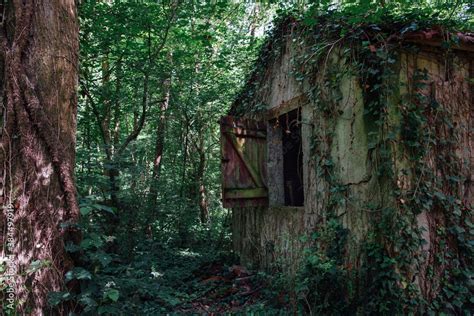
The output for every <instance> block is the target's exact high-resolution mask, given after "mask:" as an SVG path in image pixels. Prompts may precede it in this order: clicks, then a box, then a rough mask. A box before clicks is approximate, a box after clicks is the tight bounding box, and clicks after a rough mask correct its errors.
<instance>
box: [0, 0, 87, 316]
mask: <svg viewBox="0 0 474 316" xmlns="http://www.w3.org/2000/svg"><path fill="white" fill-rule="evenodd" d="M5 12H6V19H5V21H4V23H3V25H2V26H1V28H0V42H1V49H0V64H1V67H2V68H3V71H2V73H0V83H1V87H0V100H1V101H2V108H1V112H0V113H1V118H2V124H1V127H2V129H1V134H0V142H1V143H0V148H1V150H0V165H1V166H2V168H1V170H0V172H1V174H0V176H1V177H0V181H1V190H0V194H1V196H0V199H1V202H2V204H3V206H4V209H7V208H9V207H10V206H11V210H12V211H13V214H14V216H13V219H12V220H11V221H12V223H13V227H14V233H13V242H12V243H10V244H8V245H10V246H11V247H8V246H7V247H4V248H2V255H10V256H11V257H10V258H11V259H12V263H13V264H14V266H15V268H16V273H15V277H14V280H15V284H14V288H15V292H16V308H17V310H18V311H19V312H20V313H22V314H30V315H42V314H43V313H45V312H46V313H49V314H51V312H52V311H51V310H50V308H49V307H48V304H47V295H48V293H49V292H51V291H61V290H64V288H65V286H66V285H65V281H64V273H65V272H66V271H68V270H69V269H70V268H71V267H72V265H73V263H72V260H71V259H70V258H69V256H68V254H67V253H66V251H65V249H64V243H65V240H67V239H70V238H72V239H77V236H78V234H76V233H75V232H74V231H73V230H72V228H71V227H72V226H71V225H70V224H72V223H75V222H76V221H77V219H78V216H79V208H78V205H77V200H76V189H75V185H74V177H73V172H74V159H75V131H76V106H77V100H76V83H77V60H78V47H79V44H78V23H77V14H76V5H75V1H74V0H46V1H38V0H28V1H20V0H13V1H7V5H6V11H5ZM8 221H10V219H9V218H7V215H6V212H4V213H3V214H2V217H1V221H0V225H1V226H2V231H3V232H5V231H6V228H7V225H9V224H10V222H8ZM3 237H4V238H5V235H4V236H3ZM76 241H77V240H76ZM2 245H5V243H3V242H2ZM34 261H37V263H38V262H39V263H40V264H39V268H37V269H28V267H30V265H31V263H32V262H34ZM37 266H38V264H37ZM33 270H34V271H33ZM67 309H68V308H67V307H66V306H62V307H60V308H59V310H58V311H57V312H59V313H60V314H62V313H65V312H66V310H67Z"/></svg>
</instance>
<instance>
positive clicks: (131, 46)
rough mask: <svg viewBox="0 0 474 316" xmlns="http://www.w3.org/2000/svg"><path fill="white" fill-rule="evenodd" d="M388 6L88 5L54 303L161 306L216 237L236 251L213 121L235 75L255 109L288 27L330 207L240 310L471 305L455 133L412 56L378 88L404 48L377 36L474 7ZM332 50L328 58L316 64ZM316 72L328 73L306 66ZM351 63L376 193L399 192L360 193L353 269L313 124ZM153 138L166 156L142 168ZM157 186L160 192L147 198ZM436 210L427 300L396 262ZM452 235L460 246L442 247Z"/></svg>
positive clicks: (329, 105)
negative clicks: (362, 230) (70, 261)
mask: <svg viewBox="0 0 474 316" xmlns="http://www.w3.org/2000/svg"><path fill="white" fill-rule="evenodd" d="M386 2H387V3H385V1H380V2H376V3H374V2H369V1H339V2H337V3H335V2H334V1H308V2H304V1H303V2H302V1H295V2H291V1H290V2H288V1H277V3H276V4H244V3H234V2H231V1H229V2H226V1H217V2H206V1H204V2H186V1H184V2H183V1H178V2H175V1H164V2H163V1H158V2H156V1H155V2H152V1H145V2H133V1H106V2H99V1H86V2H83V3H82V4H81V6H80V19H81V78H80V97H79V109H78V138H77V139H78V141H77V144H78V145H77V168H76V169H77V172H76V175H77V183H78V191H79V194H80V196H81V197H82V199H81V205H80V206H81V215H82V219H81V223H80V225H79V228H80V230H81V232H82V233H83V239H82V241H81V242H80V243H79V244H68V245H66V249H67V251H68V252H70V253H71V256H72V257H74V258H79V259H78V260H77V264H76V267H75V268H74V269H72V270H71V271H69V272H68V273H67V274H66V275H65V280H66V281H68V282H71V283H74V282H77V283H78V284H79V287H80V289H79V291H78V292H72V291H71V292H57V293H51V295H50V299H49V302H50V304H51V305H52V306H56V305H58V304H60V303H61V302H65V301H66V302H70V301H75V302H78V303H79V304H80V306H82V308H83V314H85V315H97V314H99V315H101V314H120V313H122V314H137V313H139V314H143V315H158V314H165V313H173V312H175V311H177V310H178V309H179V308H187V309H189V308H192V307H193V305H192V304H193V302H194V301H195V300H196V299H198V298H199V297H202V296H204V295H206V293H207V291H208V285H206V284H202V283H199V282H194V281H192V280H193V278H192V271H194V270H196V269H197V268H199V266H200V265H201V264H202V263H203V262H206V261H207V260H212V258H215V257H216V251H217V250H225V251H227V252H228V251H229V248H230V233H229V226H230V214H229V213H228V212H227V211H226V210H224V209H223V208H222V205H221V203H220V176H221V175H220V169H219V168H220V167H219V166H220V148H219V146H218V141H219V140H218V137H219V129H218V125H217V121H218V119H219V117H220V116H221V115H225V114H227V113H228V111H229V108H230V106H231V103H232V102H233V100H234V98H235V95H236V94H237V92H238V91H240V90H242V89H241V88H242V86H243V85H244V79H245V77H246V76H245V74H247V73H250V76H249V77H248V78H249V80H248V81H247V86H245V87H244V88H243V90H242V91H243V92H242V93H241V94H240V95H239V96H238V97H237V101H236V102H235V104H234V106H233V107H232V109H230V112H231V113H232V114H234V115H243V114H248V113H250V112H252V113H259V112H262V111H264V110H265V109H266V108H267V105H266V104H255V102H256V100H257V99H259V98H256V95H257V93H260V92H259V91H257V87H259V85H261V83H262V82H261V80H262V79H263V76H262V74H263V73H264V71H265V69H266V67H267V66H268V65H269V64H270V63H271V62H272V61H273V60H274V59H276V58H278V57H279V55H280V53H281V48H282V47H283V45H284V42H283V37H282V36H281V35H282V34H283V33H285V32H287V31H288V30H290V29H293V28H294V26H295V25H296V24H298V25H299V26H300V27H298V28H296V29H298V30H299V31H298V32H300V33H298V34H293V36H294V38H296V39H298V40H301V41H303V39H304V40H305V41H306V42H305V45H309V48H308V49H307V51H305V54H303V55H302V56H301V57H300V59H299V60H297V61H296V64H297V65H298V66H299V67H297V69H296V72H295V73H294V74H293V75H294V76H295V78H296V79H297V81H298V82H300V83H301V84H304V83H305V82H310V83H311V86H312V88H311V90H310V92H309V98H310V100H312V101H313V104H314V105H315V109H314V110H315V111H319V113H322V115H324V116H325V117H326V118H327V119H328V122H329V124H328V125H329V126H328V128H327V129H325V131H324V133H325V135H318V136H319V137H313V139H312V142H313V143H312V144H311V152H312V159H313V160H314V162H315V164H314V165H315V168H316V173H317V175H318V177H321V178H322V179H325V181H326V182H327V183H328V187H327V191H326V192H322V193H321V194H326V195H328V196H329V199H328V201H329V203H328V205H326V206H325V207H326V209H325V214H324V222H325V224H324V225H321V229H320V231H318V232H317V234H315V235H314V236H312V237H313V238H312V241H313V244H312V247H310V248H309V249H307V250H306V252H305V260H304V264H303V267H302V270H301V271H300V273H299V274H298V276H297V278H296V280H295V279H291V278H288V276H287V275H286V274H284V273H282V272H281V270H279V269H275V271H273V272H274V273H270V274H266V275H264V276H262V283H264V284H265V289H264V290H263V291H264V295H263V297H262V298H261V300H260V301H259V302H258V303H256V304H254V305H252V306H250V307H249V308H248V310H246V311H245V312H247V313H254V314H262V313H264V314H275V315H277V314H282V313H284V312H290V310H291V311H292V312H293V313H305V312H309V313H313V314H348V313H354V311H357V312H359V313H372V314H388V313H400V314H402V313H447V314H452V313H458V314H462V313H465V314H467V311H468V310H469V309H471V308H472V304H473V302H472V301H470V297H472V296H473V293H472V282H473V280H472V258H473V243H472V236H473V232H474V228H473V224H472V222H471V220H470V219H471V218H472V211H471V210H468V209H466V208H467V207H466V206H465V205H462V203H461V202H460V201H459V199H458V198H457V197H456V194H455V192H449V190H446V188H449V187H453V186H456V185H459V184H460V183H462V181H464V180H465V179H462V178H461V177H460V175H459V174H458V172H457V171H456V170H459V165H458V162H456V160H455V159H454V158H455V157H453V156H450V155H451V154H452V153H451V151H450V150H449V149H450V148H451V147H449V146H450V144H451V145H452V144H453V143H455V141H456V139H455V134H456V133H455V129H454V127H453V126H452V124H451V123H450V117H449V113H445V112H443V110H442V106H441V105H439V104H436V103H435V102H434V101H433V100H425V99H423V98H422V96H421V95H419V94H417V93H416V89H419V88H422V85H423V83H422V82H423V80H424V79H426V72H425V71H424V70H422V69H420V70H419V71H418V72H417V73H416V75H415V77H414V84H415V86H413V87H410V88H411V89H410V90H409V93H408V94H407V95H404V96H399V95H395V94H394V90H396V89H393V87H389V86H387V84H388V83H389V82H393V76H395V70H396V67H397V64H396V60H397V56H396V55H395V54H396V52H395V50H394V48H396V47H397V46H396V45H398V44H397V42H396V41H395V43H394V44H393V45H392V44H390V45H385V43H386V42H387V41H388V39H389V38H391V37H397V38H399V37H401V36H403V35H404V34H405V33H407V32H411V31H417V30H424V29H426V28H429V27H434V26H435V27H440V28H442V29H443V30H446V31H450V30H472V25H473V20H472V9H473V7H472V4H470V3H469V2H467V1H455V2H454V3H451V2H443V1H386ZM275 12H276V13H277V17H276V18H275V20H274V22H273V23H274V25H275V27H274V28H273V29H271V30H270V31H267V39H266V41H265V42H264V43H262V40H261V38H260V37H259V36H255V33H259V32H261V31H262V30H263V29H264V25H265V23H266V22H267V21H266V19H268V18H269V17H272V15H273V13H275ZM455 41H456V38H455V37H454V38H453V39H452V40H451V42H447V43H445V45H444V46H445V48H447V49H449V47H450V45H452V44H455ZM259 47H261V48H262V49H261V50H260V54H259V55H257V49H258V48H259ZM334 51H338V55H339V56H338V58H339V63H338V64H339V65H337V66H335V65H334V63H332V62H331V61H330V60H328V58H329V55H330V53H331V52H334ZM254 60H256V62H255V64H254V66H253V67H254V68H252V66H251V64H252V63H253V61H254ZM318 72H321V73H324V75H323V76H319V77H318V78H316V77H315V74H317V73H318ZM348 74H354V75H356V76H357V77H358V78H359V83H360V86H361V87H366V88H364V89H363V98H364V103H365V104H366V105H367V107H366V109H365V116H364V119H365V122H366V126H367V127H368V130H367V134H368V138H369V142H370V144H369V150H370V153H371V159H372V160H373V163H374V165H375V164H376V165H377V184H378V186H379V190H380V192H381V195H383V196H384V198H387V199H393V200H394V201H396V203H394V205H393V206H392V207H387V208H383V209H381V208H380V207H379V205H377V203H376V202H374V203H373V204H371V205H367V209H368V210H369V212H370V213H371V214H374V215H373V216H372V217H371V220H372V221H373V222H374V223H373V224H374V225H373V227H375V229H374V231H372V232H370V238H369V239H368V241H367V243H366V245H365V248H364V253H365V259H364V260H363V261H362V262H361V267H358V270H357V271H356V270H353V267H348V266H346V262H345V260H344V258H346V256H348V255H350V249H347V248H348V243H349V242H350V240H348V236H349V235H350V234H349V232H348V231H347V230H346V229H344V228H343V226H342V224H341V221H340V218H339V217H338V214H337V212H338V209H339V208H340V207H341V206H343V205H344V204H345V203H347V199H348V198H347V193H348V191H349V190H348V186H347V185H343V184H341V183H340V180H339V177H338V175H337V171H336V170H335V168H334V166H335V162H334V161H332V160H331V158H330V157H331V153H330V152H328V148H327V147H325V144H324V142H323V141H322V136H324V139H325V140H326V141H328V142H329V143H330V142H331V139H332V137H333V135H334V131H333V130H332V129H333V128H334V126H333V125H334V124H331V123H332V122H333V121H334V118H335V117H337V115H339V113H338V110H337V107H336V105H337V103H338V102H339V101H340V100H341V99H342V92H341V91H340V89H339V87H340V83H341V80H342V79H343V78H344V76H347V75H348ZM316 80H318V81H316ZM418 85H419V86H418ZM167 95H168V96H169V99H168V102H169V103H168V106H167V107H166V108H165V107H164V105H163V102H164V99H166V98H167ZM393 98H400V100H403V104H404V107H403V109H402V110H401V111H400V112H401V117H402V121H403V124H402V125H403V128H402V130H401V131H398V130H394V129H393V127H392V126H391V124H390V122H389V119H388V116H389V112H388V109H387V105H388V102H387V100H389V99H393ZM427 101H430V102H427ZM432 101H433V102H432ZM432 114H434V115H435V116H436V117H437V121H436V122H435V123H436V124H433V126H435V125H437V124H442V125H443V126H447V127H448V128H449V129H450V131H453V133H452V134H451V135H453V136H452V138H450V139H439V138H438V137H436V133H435V130H434V127H432V128H430V126H428V125H429V124H428V116H429V115H432ZM142 117H143V121H142V120H141V118H142ZM162 120H163V121H164V122H165V124H164V125H160V124H161V123H160V122H161V121H162ZM163 126H164V127H163ZM160 128H163V130H161V133H162V134H160ZM160 135H162V136H163V135H164V136H163V139H162V142H163V154H162V156H161V157H160V163H161V166H160V169H159V173H158V176H156V177H154V176H153V172H154V171H153V170H154V164H155V163H156V158H157V157H156V148H157V144H158V142H159V141H160V138H159V137H160ZM397 146H403V148H406V150H407V151H408V152H409V153H410V157H409V161H410V164H411V165H410V170H406V172H407V173H409V174H413V175H415V178H416V179H417V180H418V182H419V185H418V186H417V187H416V190H414V191H409V192H405V191H403V190H401V189H400V188H398V187H397V186H396V185H395V183H394V181H393V180H394V177H395V175H394V173H395V171H394V167H393V164H392V163H391V161H390V157H391V156H392V155H393V154H394V152H395V150H396V149H397ZM433 148H435V149H436V150H437V153H439V156H440V157H439V158H437V159H439V163H444V164H445V166H446V167H445V171H446V172H445V174H443V176H442V177H441V178H439V177H437V175H434V174H433V172H432V171H430V168H429V166H427V165H426V161H425V158H426V155H427V154H428V153H430V151H431V150H432V149H433ZM201 188H204V190H201ZM152 189H156V191H157V194H156V195H157V196H156V199H152V198H150V196H152V194H151V191H152ZM203 196H204V200H203ZM401 201H404V202H403V203H402V202H401ZM202 202H206V203H207V207H208V208H207V209H208V211H209V216H208V218H207V219H205V220H200V212H201V208H200V207H201V205H202V204H201V203H202ZM433 209H436V210H440V212H441V213H442V214H443V216H445V218H446V223H447V226H446V229H444V228H440V229H439V232H437V234H438V235H439V240H440V241H439V242H440V247H442V248H445V249H447V250H449V251H447V252H446V253H444V254H441V255H440V256H439V257H437V258H436V264H435V265H434V267H435V269H437V268H440V267H446V269H443V272H442V274H441V275H440V276H439V277H440V284H439V287H440V288H441V294H440V295H438V296H437V297H436V298H434V299H433V300H432V301H430V302H425V301H423V300H421V299H420V293H418V292H417V289H416V287H415V281H414V278H413V276H411V275H407V271H409V270H410V269H411V268H412V267H413V266H416V267H417V268H418V269H419V267H420V266H421V264H422V263H423V259H424V258H423V256H422V255H420V253H419V249H420V247H421V245H422V238H421V234H422V233H423V232H422V231H420V230H418V229H415V228H414V227H415V225H414V221H415V216H416V215H418V214H419V213H420V212H421V210H427V211H431V210H433ZM452 244H454V245H455V247H454V248H456V247H457V249H458V250H459V251H458V252H456V253H455V252H453V251H452V249H453V247H448V245H452ZM458 253H461V254H463V255H461V256H459V255H458ZM45 267H47V263H45V262H40V261H35V262H34V264H33V265H32V267H31V268H30V270H29V271H30V272H31V273H34V272H35V271H37V270H39V269H42V268H45ZM432 277H435V275H434V272H433V274H432ZM354 280H360V282H359V283H357V282H354ZM293 289H294V291H293ZM276 297H277V298H278V299H275V298H276ZM290 305H291V306H290Z"/></svg>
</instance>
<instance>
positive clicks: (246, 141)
mask: <svg viewBox="0 0 474 316" xmlns="http://www.w3.org/2000/svg"><path fill="white" fill-rule="evenodd" d="M220 124H221V155H222V157H221V171H222V197H223V204H224V207H226V208H232V207H246V206H265V205H268V188H267V129H266V125H265V123H264V122H257V121H254V120H249V119H236V118H234V117H232V116H224V117H222V119H221V122H220Z"/></svg>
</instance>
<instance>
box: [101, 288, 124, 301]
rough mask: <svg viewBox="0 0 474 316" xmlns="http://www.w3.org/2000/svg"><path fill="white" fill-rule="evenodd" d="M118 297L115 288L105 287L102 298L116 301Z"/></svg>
mask: <svg viewBox="0 0 474 316" xmlns="http://www.w3.org/2000/svg"><path fill="white" fill-rule="evenodd" d="M119 297H120V292H119V291H118V290H117V289H110V288H109V289H106V290H105V292H104V299H107V298H108V299H110V300H111V301H113V302H117V301H118V299H119Z"/></svg>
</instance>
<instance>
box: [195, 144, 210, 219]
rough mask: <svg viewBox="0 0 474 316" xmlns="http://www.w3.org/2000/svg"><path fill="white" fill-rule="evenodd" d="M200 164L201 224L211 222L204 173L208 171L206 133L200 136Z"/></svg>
mask: <svg viewBox="0 0 474 316" xmlns="http://www.w3.org/2000/svg"><path fill="white" fill-rule="evenodd" d="M198 154H199V165H198V170H197V180H198V189H199V191H198V192H199V210H200V212H199V217H200V219H201V224H207V223H208V222H209V207H208V202H207V190H206V184H205V181H204V173H205V171H206V149H205V147H204V135H200V137H199V146H198Z"/></svg>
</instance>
